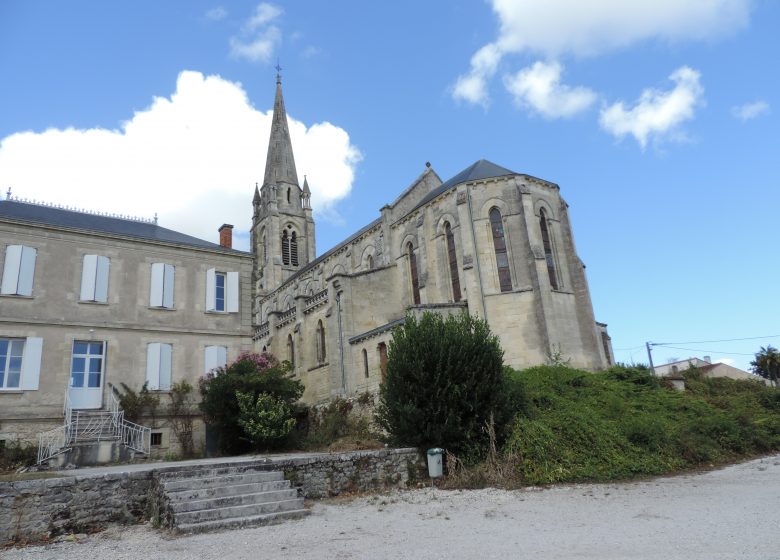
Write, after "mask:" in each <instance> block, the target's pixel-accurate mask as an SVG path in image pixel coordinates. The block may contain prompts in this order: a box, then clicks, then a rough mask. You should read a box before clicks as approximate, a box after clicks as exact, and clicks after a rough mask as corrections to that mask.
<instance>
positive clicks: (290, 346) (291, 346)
mask: <svg viewBox="0 0 780 560" xmlns="http://www.w3.org/2000/svg"><path fill="white" fill-rule="evenodd" d="M287 359H288V360H290V364H291V365H292V367H293V368H295V342H293V337H292V335H291V334H288V335H287Z"/></svg>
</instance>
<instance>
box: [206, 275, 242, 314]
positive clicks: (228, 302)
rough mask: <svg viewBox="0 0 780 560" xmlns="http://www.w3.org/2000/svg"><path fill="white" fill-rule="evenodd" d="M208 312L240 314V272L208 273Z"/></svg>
mask: <svg viewBox="0 0 780 560" xmlns="http://www.w3.org/2000/svg"><path fill="white" fill-rule="evenodd" d="M206 311H221V312H227V313H237V312H238V272H218V271H217V269H215V268H210V269H208V270H207V271H206Z"/></svg>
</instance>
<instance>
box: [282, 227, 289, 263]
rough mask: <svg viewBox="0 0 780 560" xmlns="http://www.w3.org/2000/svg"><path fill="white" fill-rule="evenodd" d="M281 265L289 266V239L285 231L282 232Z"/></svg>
mask: <svg viewBox="0 0 780 560" xmlns="http://www.w3.org/2000/svg"><path fill="white" fill-rule="evenodd" d="M282 264H284V265H289V264H290V238H289V237H288V236H287V231H286V230H285V231H283V232H282Z"/></svg>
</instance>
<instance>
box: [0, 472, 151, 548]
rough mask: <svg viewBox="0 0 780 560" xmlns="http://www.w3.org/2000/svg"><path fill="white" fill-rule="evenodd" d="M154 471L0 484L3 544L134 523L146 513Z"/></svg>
mask: <svg viewBox="0 0 780 560" xmlns="http://www.w3.org/2000/svg"><path fill="white" fill-rule="evenodd" d="M151 483H152V471H141V472H133V473H117V474H106V475H102V476H68V477H65V478H48V479H41V480H24V481H19V482H2V483H0V544H2V543H5V542H8V541H13V540H27V541H35V540H40V539H43V538H45V537H47V536H52V535H58V534H61V533H70V532H83V531H88V530H90V529H95V528H99V527H104V526H106V525H108V524H111V523H131V522H134V521H136V520H139V519H142V518H143V517H144V514H145V511H146V504H147V499H148V494H149V488H150V487H151Z"/></svg>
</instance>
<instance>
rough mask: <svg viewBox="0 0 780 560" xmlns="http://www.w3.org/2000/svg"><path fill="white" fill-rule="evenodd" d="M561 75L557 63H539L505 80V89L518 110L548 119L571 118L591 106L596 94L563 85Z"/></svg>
mask: <svg viewBox="0 0 780 560" xmlns="http://www.w3.org/2000/svg"><path fill="white" fill-rule="evenodd" d="M562 72H563V68H562V67H561V65H560V64H559V63H557V62H550V63H545V62H541V61H539V62H536V63H535V64H534V65H533V66H529V67H528V68H523V69H522V70H520V71H519V72H518V73H517V74H515V75H513V76H505V77H504V86H505V87H506V89H507V90H508V91H509V92H510V93H511V94H512V95H513V96H514V98H515V103H517V104H518V105H520V106H521V107H530V108H531V109H533V110H534V111H536V112H537V113H539V114H540V115H542V116H543V117H546V118H548V119H557V118H565V117H571V116H573V115H575V114H577V113H580V112H582V111H584V110H586V109H588V108H589V107H590V106H591V105H593V103H594V102H595V101H596V94H595V93H594V92H593V91H592V90H590V89H588V88H585V87H570V86H567V85H564V84H562V83H561V73H562Z"/></svg>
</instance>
